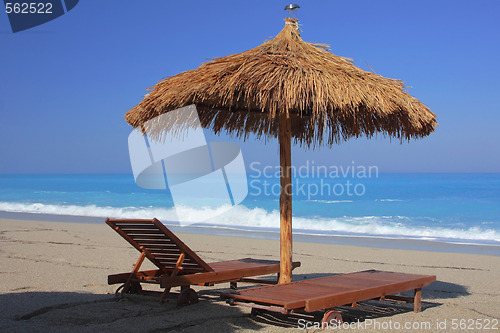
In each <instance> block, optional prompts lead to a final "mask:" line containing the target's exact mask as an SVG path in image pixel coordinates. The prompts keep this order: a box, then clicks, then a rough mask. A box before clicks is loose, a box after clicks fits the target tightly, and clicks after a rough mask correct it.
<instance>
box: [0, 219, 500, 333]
mask: <svg viewBox="0 0 500 333" xmlns="http://www.w3.org/2000/svg"><path fill="white" fill-rule="evenodd" d="M178 236H179V237H180V238H181V239H182V240H183V241H184V242H185V243H187V244H188V245H189V246H190V247H191V248H192V249H194V250H195V251H196V252H197V253H198V254H199V255H200V256H201V257H202V258H203V259H204V260H205V261H207V262H211V261H218V260H229V259H237V258H245V257H253V258H263V259H276V260H277V259H278V258H279V243H278V241H275V240H258V239H246V238H236V237H222V236H208V235H195V234H178ZM137 257H138V252H137V251H136V250H135V249H133V248H132V247H131V246H130V245H129V244H128V243H126V242H125V241H124V240H123V239H121V238H120V237H119V236H118V235H117V234H116V233H115V232H114V231H113V230H111V229H110V228H109V227H108V226H106V225H105V224H104V221H103V223H102V225H101V224H85V223H64V222H39V221H21V220H9V219H0V263H1V264H0V267H1V268H0V331H3V332H21V331H23V332H24V331H34V332H48V331H71V332H91V331H92V332H96V331H99V332H103V331H104V332H115V331H116V332H118V331H119V332H134V331H138V330H141V331H146V332H167V331H168V332H249V331H261V332H280V331H285V330H286V331H304V329H303V328H301V327H299V321H298V319H299V318H295V317H293V318H292V317H289V318H286V317H283V316H280V315H275V314H272V315H271V314H265V315H262V316H257V317H251V316H250V315H249V312H250V311H249V309H247V308H241V307H231V306H229V305H227V304H226V303H225V302H224V301H223V300H221V299H220V298H219V295H220V292H222V291H228V290H229V289H228V287H229V286H228V285H227V284H222V285H218V286H216V287H211V288H210V287H196V289H197V290H198V291H199V296H200V302H199V303H198V304H195V305H191V306H187V307H182V308H178V307H177V306H176V304H175V300H174V299H171V300H170V301H169V302H168V303H166V304H159V303H158V298H157V297H152V296H143V295H130V296H126V297H124V298H116V297H115V295H114V292H115V290H116V288H117V287H118V286H117V285H113V286H110V285H108V284H107V275H108V274H112V273H121V272H127V271H130V270H131V267H132V265H133V263H134V262H135V261H136V260H137ZM294 260H298V261H301V262H302V267H300V268H297V269H296V270H295V271H294V279H296V280H298V279H304V278H312V277H318V276H323V275H325V274H328V273H348V272H355V271H360V270H367V269H379V270H388V271H395V272H405V273H417V274H430V275H436V276H437V281H436V282H434V283H433V284H431V285H430V286H429V287H426V288H425V289H424V290H423V303H422V307H423V311H422V312H421V313H414V312H413V311H412V310H413V309H412V305H411V304H400V303H397V304H396V303H392V302H374V301H369V302H365V303H363V304H360V305H359V306H357V307H355V308H341V309H340V310H341V312H342V315H343V317H344V320H345V321H346V322H351V323H357V322H358V321H359V323H361V324H359V325H361V326H356V327H354V326H352V327H351V328H350V329H344V330H346V331H349V330H356V331H366V332H379V331H380V332H386V331H394V332H398V331H401V332H403V331H413V332H415V331H428V329H425V327H430V329H431V331H433V332H458V331H498V328H499V323H498V320H499V319H500V292H499V290H500V278H499V277H500V257H499V256H489V255H477V254H463V253H444V252H430V251H411V250H395V249H380V248H370V247H357V246H349V245H331V244H315V243H306V242H295V243H294ZM146 265H148V264H146ZM147 267H151V266H150V265H149V266H147ZM240 286H241V287H245V286H247V285H245V284H240ZM150 288H151V289H152V290H157V291H159V290H160V289H159V288H158V287H157V286H155V285H153V286H151V287H150ZM461 320H462V323H463V324H465V325H466V326H462V328H460V327H461V326H460V321H461ZM311 323H312V322H311ZM363 323H365V325H366V324H367V323H370V325H371V326H370V327H366V326H364V327H363V326H362V325H363ZM396 323H399V324H396ZM405 323H411V325H413V327H414V328H417V327H421V329H411V330H405V329H403V328H401V329H397V326H399V325H400V326H401V327H404V326H403V325H404V324H405ZM486 323H489V327H487V326H486ZM495 323H496V326H495ZM377 325H378V326H377ZM388 325H391V326H388ZM418 325H420V326H418ZM425 325H430V326H425ZM457 325H458V326H457ZM388 327H392V329H391V328H389V329H387V328H388ZM464 327H467V328H469V327H470V328H473V329H466V328H464ZM495 327H496V329H495ZM486 328H489V329H486ZM492 328H493V329H492ZM306 331H311V332H312V331H316V329H315V328H314V327H312V328H310V329H306Z"/></svg>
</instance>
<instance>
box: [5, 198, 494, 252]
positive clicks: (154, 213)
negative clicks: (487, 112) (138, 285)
mask: <svg viewBox="0 0 500 333" xmlns="http://www.w3.org/2000/svg"><path fill="white" fill-rule="evenodd" d="M228 208H229V207H219V208H217V209H215V210H214V209H213V208H209V207H202V208H192V207H183V215H185V214H188V215H187V216H188V218H187V219H186V220H190V221H193V223H203V224H208V225H212V226H214V227H216V226H226V227H231V228H236V229H237V228H252V229H254V228H257V229H262V230H278V229H279V225H280V222H279V221H280V216H279V211H277V210H273V211H266V210H265V209H262V208H247V207H245V206H241V205H239V206H234V207H232V208H231V209H229V210H228ZM0 211H6V212H22V213H36V214H53V215H70V216H92V217H113V218H153V217H156V218H158V219H160V220H162V221H176V220H177V218H176V212H175V208H173V207H171V208H161V207H111V206H104V207H101V206H96V205H88V206H77V205H50V204H41V203H20V202H0ZM214 215H217V216H216V217H214V218H212V219H209V220H206V219H205V217H206V216H214ZM415 224H416V223H414V220H413V219H412V218H411V217H407V216H362V217H350V216H344V217H336V218H327V217H301V216H294V218H293V227H294V229H295V230H297V231H300V232H301V233H306V234H315V233H317V232H326V233H328V234H332V235H334V234H350V235H365V236H366V235H368V236H370V235H371V236H384V237H385V236H388V237H394V238H413V239H434V240H436V239H439V240H449V241H460V240H465V241H484V242H490V243H491V242H499V243H500V231H499V230H496V229H493V228H488V229H485V228H482V227H478V226H474V227H469V228H450V227H446V228H445V227H439V226H435V225H422V224H419V225H418V226H417V225H415Z"/></svg>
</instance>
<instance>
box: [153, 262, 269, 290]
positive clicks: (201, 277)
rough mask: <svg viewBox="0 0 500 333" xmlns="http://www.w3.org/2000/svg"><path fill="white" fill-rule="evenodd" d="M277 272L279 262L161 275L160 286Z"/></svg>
mask: <svg viewBox="0 0 500 333" xmlns="http://www.w3.org/2000/svg"><path fill="white" fill-rule="evenodd" d="M278 272H279V264H273V265H261V266H252V267H248V268H240V269H233V270H223V271H214V272H207V273H200V274H195V275H183V276H176V277H169V276H162V277H161V283H160V286H161V287H162V288H167V287H174V286H188V285H195V284H200V283H207V282H214V283H217V282H218V281H225V280H232V279H237V278H243V277H249V276H259V275H267V274H273V273H278Z"/></svg>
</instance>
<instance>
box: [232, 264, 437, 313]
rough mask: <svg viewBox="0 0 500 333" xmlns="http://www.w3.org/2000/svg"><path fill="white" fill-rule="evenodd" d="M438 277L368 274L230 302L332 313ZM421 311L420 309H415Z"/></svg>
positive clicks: (247, 293) (261, 291) (249, 293)
mask: <svg viewBox="0 0 500 333" xmlns="http://www.w3.org/2000/svg"><path fill="white" fill-rule="evenodd" d="M435 279H436V277H435V276H430V275H417V274H404V273H392V272H381V271H365V272H357V273H351V274H343V275H333V276H327V277H322V278H316V279H310V280H303V281H297V282H292V283H287V284H281V285H275V286H266V287H258V288H251V289H246V290H242V291H240V292H239V293H238V294H234V295H233V294H227V295H225V297H226V298H234V299H236V300H242V301H248V302H256V303H259V304H269V305H277V306H282V307H284V308H285V309H287V310H294V309H301V308H304V309H305V311H307V312H312V311H317V310H321V309H330V308H333V307H335V306H340V305H345V304H353V303H357V302H360V301H364V300H368V299H373V298H380V297H384V296H387V295H391V294H395V293H399V292H403V291H408V290H412V289H415V290H417V292H416V296H415V302H417V301H419V300H420V297H421V294H420V292H419V291H418V290H420V288H422V287H423V286H426V285H429V284H430V283H432V282H433V281H435ZM415 310H416V311H418V310H419V308H418V305H417V306H415Z"/></svg>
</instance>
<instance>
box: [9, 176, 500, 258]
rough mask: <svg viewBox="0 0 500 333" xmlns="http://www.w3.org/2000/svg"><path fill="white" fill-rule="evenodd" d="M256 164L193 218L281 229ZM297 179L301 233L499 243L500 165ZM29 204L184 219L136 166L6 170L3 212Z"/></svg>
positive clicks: (53, 211)
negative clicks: (59, 171)
mask: <svg viewBox="0 0 500 333" xmlns="http://www.w3.org/2000/svg"><path fill="white" fill-rule="evenodd" d="M253 171H254V172H253V173H250V174H249V175H248V176H247V179H248V188H249V194H248V196H247V197H246V198H245V200H243V202H241V203H240V204H238V205H236V206H233V207H232V208H231V209H228V210H227V211H225V212H223V213H222V214H220V215H218V216H216V217H215V218H212V219H210V220H207V221H202V220H203V216H204V215H206V214H207V210H209V209H213V208H210V207H206V206H204V203H203V200H197V201H195V202H193V205H192V207H188V209H189V210H190V214H191V216H192V217H193V221H197V224H196V225H195V226H199V225H203V226H204V228H205V230H212V231H211V232H212V233H213V234H218V233H220V230H224V229H226V230H240V231H245V230H246V231H254V232H261V233H262V234H264V235H265V234H266V233H269V234H270V235H271V234H273V233H276V231H277V230H278V229H279V213H278V212H279V210H278V209H279V207H278V203H279V194H278V192H279V188H278V184H279V178H278V177H276V175H274V174H272V173H271V172H267V173H265V172H261V171H258V172H255V170H253ZM292 183H293V186H294V187H293V195H294V196H293V218H294V220H293V226H294V233H295V234H296V235H306V236H308V235H311V236H312V235H320V236H321V237H323V238H325V237H326V238H328V237H337V236H350V237H352V236H355V237H371V238H381V239H400V240H410V239H411V240H430V241H438V242H444V243H454V244H479V245H490V246H500V174H425V173H423V174H421V173H419V174H376V175H375V174H374V175H370V176H367V175H365V176H364V177H363V176H360V175H354V174H350V175H337V177H336V176H335V175H331V174H330V175H327V174H317V175H308V174H305V175H304V174H300V173H298V174H295V177H293V182H292ZM209 196H210V194H206V200H207V202H208V201H209V200H210V198H209ZM26 213H32V214H39V215H40V214H41V215H45V214H49V215H66V216H75V217H77V216H85V217H98V218H102V217H116V218H152V217H157V218H158V219H160V220H162V221H163V222H164V223H165V224H168V225H176V222H175V218H176V217H175V216H176V215H175V209H174V207H173V201H172V197H171V195H170V192H169V191H168V190H166V191H165V190H163V191H162V190H145V189H142V188H139V187H138V186H136V184H135V182H134V178H133V176H132V175H128V174H126V175H125V174H119V175H110V174H102V175H96V174H77V175H5V174H4V175H0V217H2V214H3V216H4V217H5V216H6V214H8V215H9V216H10V217H12V214H26ZM96 220H100V219H96ZM200 221H201V222H200ZM207 228H208V229H207ZM205 232H206V231H205ZM498 249H499V254H500V247H499V248H498Z"/></svg>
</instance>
